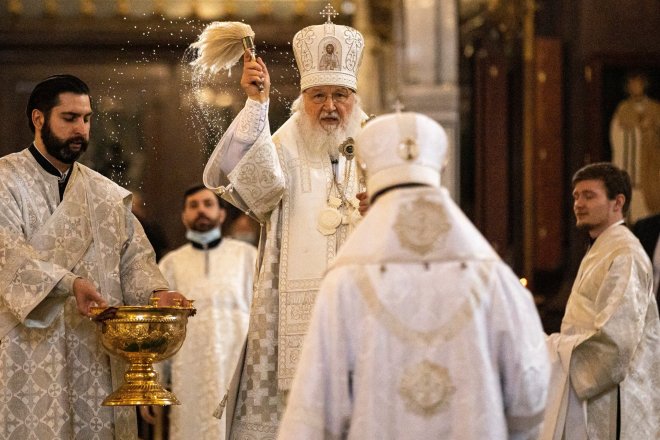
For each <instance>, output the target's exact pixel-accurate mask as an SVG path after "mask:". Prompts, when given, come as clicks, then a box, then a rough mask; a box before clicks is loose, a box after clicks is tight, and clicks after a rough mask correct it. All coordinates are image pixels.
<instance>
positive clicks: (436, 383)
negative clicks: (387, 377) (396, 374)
mask: <svg viewBox="0 0 660 440" xmlns="http://www.w3.org/2000/svg"><path fill="white" fill-rule="evenodd" d="M455 392H456V388H455V387H454V386H453V384H452V382H451V378H450V377H449V372H448V371H447V369H446V368H443V367H442V366H440V365H438V364H434V363H433V362H430V361H427V360H425V361H422V362H421V363H419V364H416V365H413V366H410V367H408V368H406V370H405V371H404V372H403V375H402V376H401V381H400V382H399V395H400V396H401V397H402V398H403V401H404V402H405V404H406V408H407V409H408V410H409V411H411V412H413V413H415V414H418V415H421V416H422V417H431V416H433V415H435V414H437V413H438V412H440V411H443V410H445V409H446V408H447V406H448V404H449V400H450V399H451V397H452V396H453V395H454V393H455Z"/></svg>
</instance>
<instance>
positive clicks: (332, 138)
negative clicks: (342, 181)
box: [291, 95, 363, 159]
mask: <svg viewBox="0 0 660 440" xmlns="http://www.w3.org/2000/svg"><path fill="white" fill-rule="evenodd" d="M302 99H303V97H302V95H300V96H299V97H298V99H296V100H295V101H294V102H293V104H292V105H291V113H292V114H293V116H294V117H295V118H296V124H297V125H298V128H299V129H300V137H301V138H302V140H303V142H304V144H305V146H306V147H307V148H308V149H309V151H311V152H312V153H315V154H317V155H318V154H321V153H323V152H327V153H328V155H329V156H330V158H331V159H336V158H337V157H338V156H339V145H340V144H341V143H342V142H344V141H345V140H346V138H347V137H349V136H352V137H355V135H357V132H358V129H359V128H360V125H361V124H362V119H363V114H362V108H361V107H360V98H359V97H358V96H357V95H355V103H354V104H353V111H352V112H351V114H350V115H348V118H347V119H346V120H343V121H341V123H340V124H339V125H337V126H336V127H333V128H328V129H325V128H323V126H321V124H320V123H319V122H318V121H317V120H316V119H314V118H312V117H311V116H309V115H308V114H307V113H305V109H304V108H303V104H302Z"/></svg>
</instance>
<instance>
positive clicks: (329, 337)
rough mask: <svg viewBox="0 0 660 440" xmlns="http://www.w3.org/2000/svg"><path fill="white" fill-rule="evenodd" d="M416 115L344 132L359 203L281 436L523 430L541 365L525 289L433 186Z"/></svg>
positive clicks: (428, 140)
mask: <svg viewBox="0 0 660 440" xmlns="http://www.w3.org/2000/svg"><path fill="white" fill-rule="evenodd" d="M446 149H447V137H446V134H445V132H444V130H443V129H442V127H441V126H440V125H439V124H438V123H437V122H435V121H433V120H432V119H430V118H428V117H426V116H424V115H421V114H418V113H394V114H388V115H383V116H379V117H376V118H375V119H373V120H372V121H371V122H369V123H367V124H366V126H365V127H364V128H363V130H362V132H361V133H360V134H359V135H358V137H357V139H356V154H357V159H358V164H359V165H360V166H361V167H363V168H364V169H365V172H366V177H367V193H368V195H369V199H370V208H369V212H368V213H367V215H366V217H365V218H364V219H363V220H362V222H361V223H360V224H359V225H358V226H357V228H356V229H355V231H354V232H353V234H352V235H351V236H350V237H349V239H348V240H347V242H346V244H345V245H344V247H342V249H341V251H340V252H339V254H338V255H337V258H336V260H335V261H334V262H333V263H332V264H331V266H330V268H329V270H328V273H327V275H326V277H325V278H324V280H323V282H322V284H321V288H320V291H319V294H318V298H317V301H316V304H315V306H314V311H313V314H312V320H311V324H310V328H309V331H308V333H307V337H306V339H305V344H304V346H303V350H302V355H301V358H300V362H299V366H298V370H297V371H296V376H295V379H294V382H293V385H292V389H291V393H290V395H289V401H288V404H287V408H286V412H285V414H284V418H283V420H282V424H281V427H280V432H279V436H278V438H279V439H306V440H312V439H335V438H337V439H339V438H349V439H360V440H368V439H374V440H376V439H378V440H383V439H392V440H395V439H396V440H400V439H424V438H429V439H431V438H432V439H474V440H481V439H506V438H515V439H532V438H536V435H538V429H539V426H540V423H541V421H542V416H543V410H544V407H545V401H546V393H547V381H548V376H549V364H548V357H547V352H546V349H545V342H544V337H543V330H542V327H541V321H540V319H539V316H538V313H537V311H536V308H535V305H534V302H533V300H532V296H531V294H530V293H529V292H528V291H527V290H526V289H525V288H524V287H523V286H522V285H521V284H520V281H519V279H518V277H517V276H516V275H515V274H514V273H513V272H512V271H511V269H510V268H509V267H508V266H507V265H506V264H505V263H503V262H502V260H500V258H499V257H498V256H497V254H496V253H495V251H494V250H493V249H492V248H491V246H490V245H489V244H488V243H487V241H486V240H485V239H484V238H483V236H482V235H481V234H480V233H479V232H478V231H477V229H476V228H475V227H474V226H473V225H472V223H470V221H469V220H468V219H467V218H466V217H465V215H464V214H463V213H462V212H461V210H460V209H459V208H458V206H457V205H456V204H455V203H454V202H453V201H452V199H451V198H450V196H449V194H448V192H447V191H446V189H444V188H442V187H441V185H440V171H441V166H442V164H443V161H444V158H445V153H446Z"/></svg>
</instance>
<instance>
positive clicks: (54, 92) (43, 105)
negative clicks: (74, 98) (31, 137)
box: [25, 75, 89, 133]
mask: <svg viewBox="0 0 660 440" xmlns="http://www.w3.org/2000/svg"><path fill="white" fill-rule="evenodd" d="M66 92H71V93H75V94H77V95H89V87H87V84H85V83H84V82H83V81H82V80H81V79H80V78H77V77H75V76H73V75H53V76H49V77H48V78H46V79H45V80H43V81H41V82H40V83H39V84H37V85H36V86H34V89H32V93H31V94H30V98H29V99H28V103H27V108H26V109H25V114H26V115H27V119H28V126H29V127H30V130H31V131H32V133H34V124H33V123H32V110H34V109H37V110H40V111H41V112H42V113H43V114H44V115H46V117H48V115H49V114H50V111H51V110H52V109H53V107H55V106H56V105H57V104H59V102H60V94H61V93H66Z"/></svg>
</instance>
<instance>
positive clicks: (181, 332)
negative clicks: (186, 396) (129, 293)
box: [92, 301, 195, 406]
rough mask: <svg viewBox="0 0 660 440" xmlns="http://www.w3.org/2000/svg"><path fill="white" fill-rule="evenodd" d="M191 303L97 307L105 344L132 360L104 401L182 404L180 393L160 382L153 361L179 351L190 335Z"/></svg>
mask: <svg viewBox="0 0 660 440" xmlns="http://www.w3.org/2000/svg"><path fill="white" fill-rule="evenodd" d="M190 303H191V305H190V306H188V307H181V306H173V307H157V306H155V305H152V306H119V307H108V308H105V309H103V308H100V307H93V308H92V314H93V315H94V319H95V320H96V321H97V323H98V328H97V333H98V336H99V340H100V341H101V344H102V345H103V347H104V348H105V349H106V351H108V352H109V353H110V354H111V355H113V356H119V357H122V358H124V359H126V360H127V361H128V363H129V367H128V370H127V371H126V373H125V374H124V381H125V382H124V383H123V384H122V385H121V386H120V387H119V388H118V389H117V390H115V391H114V392H113V393H112V394H110V395H109V396H108V397H107V398H106V399H105V400H104V401H103V403H102V405H105V406H119V405H179V404H180V403H179V401H178V400H177V398H176V396H175V395H174V394H173V393H171V392H169V391H167V390H166V389H165V388H164V387H163V386H162V385H161V384H160V383H158V373H156V371H154V368H153V364H154V363H155V362H160V361H162V360H165V359H167V358H169V357H170V356H172V355H173V354H175V353H176V352H177V351H179V348H181V345H182V344H183V340H184V339H185V337H186V324H187V323H188V317H189V316H192V315H194V314H195V309H194V308H193V307H192V301H190Z"/></svg>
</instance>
